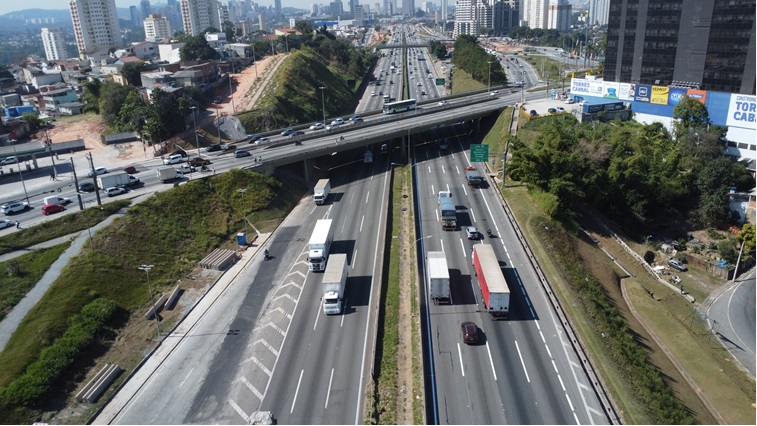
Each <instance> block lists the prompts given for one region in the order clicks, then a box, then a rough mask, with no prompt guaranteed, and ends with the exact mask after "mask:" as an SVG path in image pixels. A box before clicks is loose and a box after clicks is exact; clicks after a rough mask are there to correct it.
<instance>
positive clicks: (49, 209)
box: [42, 204, 65, 215]
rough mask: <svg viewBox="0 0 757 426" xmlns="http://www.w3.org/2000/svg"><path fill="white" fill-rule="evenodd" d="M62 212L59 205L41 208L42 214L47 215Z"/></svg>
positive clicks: (47, 205)
mask: <svg viewBox="0 0 757 426" xmlns="http://www.w3.org/2000/svg"><path fill="white" fill-rule="evenodd" d="M63 210H65V209H64V208H63V206H61V205H60V204H45V206H44V207H42V214H44V215H49V214H53V213H58V212H62V211H63Z"/></svg>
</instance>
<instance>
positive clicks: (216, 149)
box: [205, 143, 221, 152]
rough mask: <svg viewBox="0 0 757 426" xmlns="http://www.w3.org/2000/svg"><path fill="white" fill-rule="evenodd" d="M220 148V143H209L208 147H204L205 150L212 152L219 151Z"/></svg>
mask: <svg viewBox="0 0 757 426" xmlns="http://www.w3.org/2000/svg"><path fill="white" fill-rule="evenodd" d="M220 150H221V144H218V143H214V144H213V145H210V146H209V147H207V148H205V151H206V152H214V151H220Z"/></svg>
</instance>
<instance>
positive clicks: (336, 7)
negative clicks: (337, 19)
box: [329, 0, 344, 16]
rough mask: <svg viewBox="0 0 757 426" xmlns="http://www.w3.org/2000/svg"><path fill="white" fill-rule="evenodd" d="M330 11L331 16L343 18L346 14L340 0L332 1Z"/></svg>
mask: <svg viewBox="0 0 757 426" xmlns="http://www.w3.org/2000/svg"><path fill="white" fill-rule="evenodd" d="M329 11H330V13H331V16H341V15H343V14H344V10H342V2H341V1H340V0H337V1H332V2H331V3H329Z"/></svg>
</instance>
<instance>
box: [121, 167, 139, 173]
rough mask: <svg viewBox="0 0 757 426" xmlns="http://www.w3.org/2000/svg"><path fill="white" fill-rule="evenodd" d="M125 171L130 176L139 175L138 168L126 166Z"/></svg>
mask: <svg viewBox="0 0 757 426" xmlns="http://www.w3.org/2000/svg"><path fill="white" fill-rule="evenodd" d="M124 171H125V172H126V173H128V174H130V175H133V174H134V173H137V168H136V167H134V166H126V167H124Z"/></svg>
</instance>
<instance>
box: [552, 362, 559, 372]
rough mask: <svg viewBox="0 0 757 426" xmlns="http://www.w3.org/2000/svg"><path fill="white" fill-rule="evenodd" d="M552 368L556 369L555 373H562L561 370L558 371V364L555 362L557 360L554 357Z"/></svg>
mask: <svg viewBox="0 0 757 426" xmlns="http://www.w3.org/2000/svg"><path fill="white" fill-rule="evenodd" d="M552 368H554V369H555V374H557V375H560V372H559V371H557V364H555V360H554V359H553V360H552Z"/></svg>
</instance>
